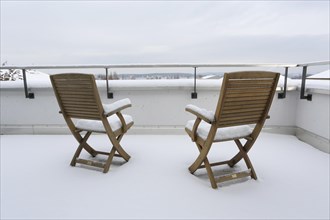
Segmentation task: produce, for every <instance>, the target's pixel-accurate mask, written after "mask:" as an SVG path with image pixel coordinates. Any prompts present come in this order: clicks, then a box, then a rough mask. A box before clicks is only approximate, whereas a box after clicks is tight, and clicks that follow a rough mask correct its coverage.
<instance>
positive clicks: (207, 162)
mask: <svg viewBox="0 0 330 220" xmlns="http://www.w3.org/2000/svg"><path fill="white" fill-rule="evenodd" d="M196 145H197V147H198V150H199V152H201V151H202V146H201V145H199V144H197V143H196ZM204 165H205V169H206V171H207V175H208V176H209V179H210V182H211V186H212V188H213V189H217V188H218V186H217V183H216V181H215V178H214V174H213V171H212V168H211V166H210V162H209V160H208V159H207V157H206V158H205V159H204Z"/></svg>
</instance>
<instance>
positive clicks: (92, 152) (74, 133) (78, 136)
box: [72, 131, 97, 157]
mask: <svg viewBox="0 0 330 220" xmlns="http://www.w3.org/2000/svg"><path fill="white" fill-rule="evenodd" d="M72 133H73V136H74V137H75V138H76V140H77V141H78V142H79V143H80V144H81V143H83V144H82V145H83V148H84V149H85V150H86V151H87V152H88V153H89V154H90V155H92V156H93V157H95V156H96V155H97V153H96V150H95V149H94V148H92V147H91V146H90V145H89V144H87V142H86V141H87V140H86V141H85V142H83V139H84V138H85V137H86V135H87V134H88V133H90V134H91V133H92V132H87V133H86V135H85V137H84V138H83V137H82V136H81V135H80V134H79V132H76V131H72ZM90 134H89V135H90ZM88 137H89V136H88Z"/></svg>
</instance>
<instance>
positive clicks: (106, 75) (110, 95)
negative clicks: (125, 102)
mask: <svg viewBox="0 0 330 220" xmlns="http://www.w3.org/2000/svg"><path fill="white" fill-rule="evenodd" d="M108 75H109V74H108V68H105V80H106V83H107V97H108V99H113V93H112V92H110V91H109V78H108Z"/></svg>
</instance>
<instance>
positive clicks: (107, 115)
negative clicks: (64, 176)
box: [50, 73, 134, 173]
mask: <svg viewBox="0 0 330 220" xmlns="http://www.w3.org/2000/svg"><path fill="white" fill-rule="evenodd" d="M50 79H51V83H52V85H53V88H54V92H55V95H56V98H57V101H58V104H59V106H60V109H61V111H60V113H62V115H63V117H64V119H65V121H66V123H67V125H68V127H69V129H70V131H71V133H72V134H73V136H74V137H75V138H76V140H77V141H78V142H79V146H78V148H77V150H76V152H75V154H74V156H73V158H72V161H71V166H75V165H76V163H80V164H85V165H89V166H94V167H98V168H102V169H103V173H107V172H108V171H109V168H110V164H111V162H112V159H113V157H114V156H118V157H122V158H123V159H124V160H125V161H128V160H129V159H130V156H129V155H128V154H127V153H126V152H125V150H124V149H123V148H122V146H121V145H120V143H119V142H120V140H121V139H122V137H123V135H124V134H125V133H126V132H127V130H128V129H129V128H130V127H131V126H132V125H133V123H134V122H133V119H132V117H131V116H129V115H124V114H122V113H121V110H123V109H125V108H127V107H130V106H131V102H130V100H129V99H122V100H119V101H117V102H114V103H112V104H107V105H105V104H102V102H101V99H100V96H99V93H98V89H97V86H96V83H95V78H94V75H91V74H78V73H72V74H71V73H70V74H56V75H51V76H50ZM92 132H97V133H105V134H107V136H108V137H109V139H110V142H111V143H112V145H113V146H112V148H111V150H110V151H109V152H102V151H97V150H95V149H94V148H92V147H91V146H90V145H89V144H88V143H87V140H88V138H89V137H90V135H91V134H92ZM82 133H85V134H84V136H82ZM82 149H85V150H86V151H87V152H88V153H89V154H90V155H92V156H93V157H95V156H96V155H98V154H102V155H107V156H108V157H107V160H106V162H105V163H102V162H97V161H95V160H86V159H82V158H79V155H80V153H81V151H82Z"/></svg>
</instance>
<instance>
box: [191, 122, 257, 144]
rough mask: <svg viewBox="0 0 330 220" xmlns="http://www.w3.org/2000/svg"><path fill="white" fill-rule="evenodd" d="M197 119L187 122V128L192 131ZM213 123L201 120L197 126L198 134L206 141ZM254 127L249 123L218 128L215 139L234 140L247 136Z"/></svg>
mask: <svg viewBox="0 0 330 220" xmlns="http://www.w3.org/2000/svg"><path fill="white" fill-rule="evenodd" d="M194 123H195V120H190V121H188V122H187V124H186V129H188V130H189V131H190V132H192V129H193V126H194ZM210 128H211V125H210V124H208V123H206V122H204V121H201V123H200V124H199V126H198V128H197V136H198V137H199V138H201V139H203V140H204V141H205V140H206V139H207V136H208V134H209V131H210ZM252 131H253V129H252V128H251V127H250V126H249V125H240V126H233V127H225V128H218V130H217V133H216V135H215V138H214V141H224V140H232V139H237V138H243V137H247V136H249V135H250V134H251V133H252Z"/></svg>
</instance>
